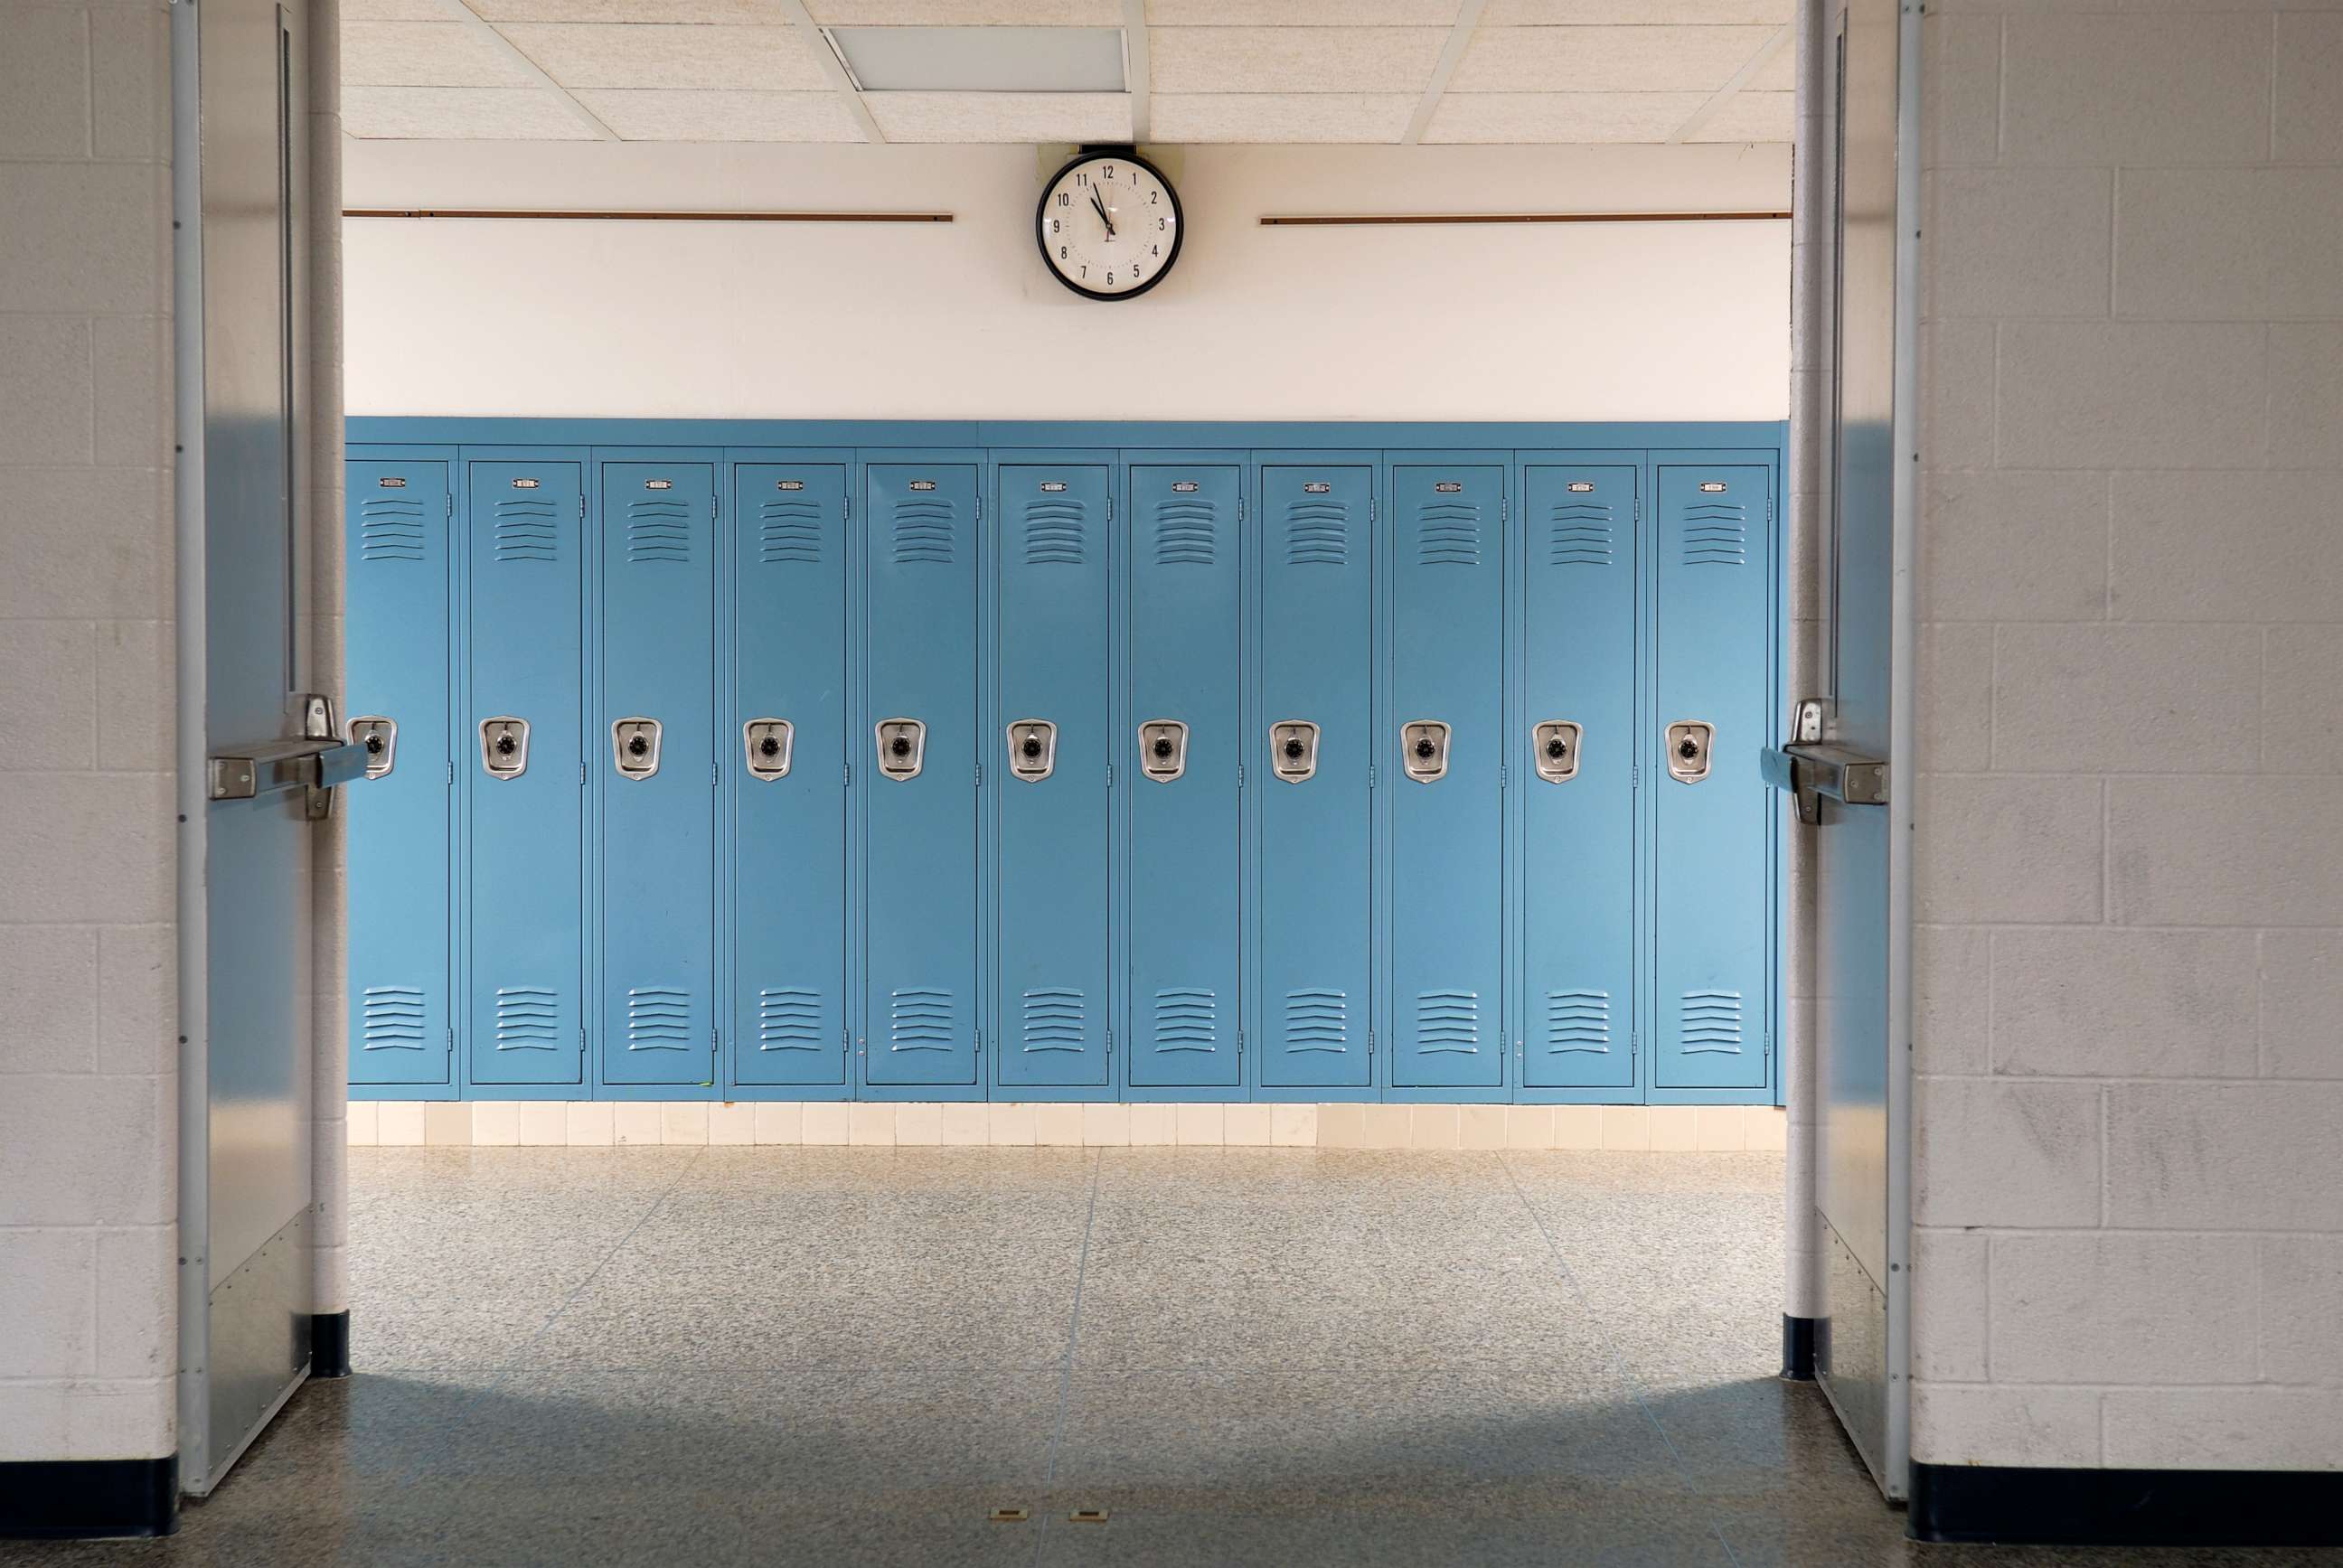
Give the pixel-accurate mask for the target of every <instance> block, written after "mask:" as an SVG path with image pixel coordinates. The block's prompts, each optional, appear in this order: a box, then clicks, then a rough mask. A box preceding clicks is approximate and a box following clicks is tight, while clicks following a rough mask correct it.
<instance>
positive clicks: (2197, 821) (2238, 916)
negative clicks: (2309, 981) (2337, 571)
mask: <svg viewBox="0 0 2343 1568" xmlns="http://www.w3.org/2000/svg"><path fill="white" fill-rule="evenodd" d="M2338 580H2343V579H2338ZM2107 791H2108V799H2107V845H2108V855H2109V864H2110V866H2111V868H2112V875H2111V876H2110V878H2109V886H2110V890H2111V897H2112V900H2113V902H2112V904H2111V906H2110V909H2109V911H2108V913H2109V915H2110V916H2111V918H2112V919H2114V920H2116V921H2117V923H2119V924H2123V925H2196V926H2343V779H2337V778H2320V779H2271V778H2237V779H2114V780H2112V781H2110V782H2109V784H2108V786H2107Z"/></svg>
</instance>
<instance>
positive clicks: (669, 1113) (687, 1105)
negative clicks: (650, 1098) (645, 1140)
mask: <svg viewBox="0 0 2343 1568" xmlns="http://www.w3.org/2000/svg"><path fill="white" fill-rule="evenodd" d="M659 1141H660V1142H661V1143H675V1144H682V1145H687V1146H689V1147H692V1148H699V1149H705V1148H707V1147H708V1101H704V1100H669V1101H661V1102H660V1105H659Z"/></svg>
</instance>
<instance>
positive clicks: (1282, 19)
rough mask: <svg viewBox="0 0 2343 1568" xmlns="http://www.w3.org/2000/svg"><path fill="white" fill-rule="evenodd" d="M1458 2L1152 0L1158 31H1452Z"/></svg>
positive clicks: (1149, 15) (1152, 16)
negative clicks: (1438, 28)
mask: <svg viewBox="0 0 2343 1568" xmlns="http://www.w3.org/2000/svg"><path fill="white" fill-rule="evenodd" d="M1456 11H1457V0H1147V20H1148V21H1149V22H1151V23H1152V24H1153V25H1156V26H1158V27H1447V26H1451V25H1453V24H1454V23H1455V21H1456Z"/></svg>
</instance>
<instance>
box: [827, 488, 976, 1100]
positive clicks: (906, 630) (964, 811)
mask: <svg viewBox="0 0 2343 1568" xmlns="http://www.w3.org/2000/svg"><path fill="white" fill-rule="evenodd" d="M866 491H867V495H868V498H869V505H868V506H867V507H866V508H865V516H866V517H868V518H869V519H870V522H869V529H870V542H869V546H868V550H867V565H866V572H867V584H868V586H867V588H866V593H867V598H866V602H865V621H864V628H865V629H864V643H865V647H864V656H863V670H864V675H863V690H864V699H865V701H866V703H867V705H868V706H867V709H866V711H867V713H868V716H869V719H870V726H871V731H870V743H871V745H872V748H873V749H872V751H871V752H870V753H867V754H866V755H865V757H864V759H862V761H860V762H858V763H857V766H858V767H860V766H862V762H868V763H869V764H870V766H869V769H868V772H867V777H868V779H869V780H870V783H869V787H868V788H867V789H865V791H864V793H863V797H862V799H863V802H864V818H863V821H864V827H863V833H864V840H863V870H864V881H863V886H864V890H865V892H864V908H865V916H864V921H863V938H864V943H865V955H866V956H865V962H866V965H867V969H866V972H865V986H866V990H865V1000H864V1011H863V1020H864V1021H863V1026H862V1027H863V1040H864V1047H863V1049H864V1061H863V1076H864V1079H865V1081H867V1082H869V1083H870V1084H873V1085H876V1086H880V1087H893V1086H914V1085H917V1086H945V1085H954V1086H957V1085H969V1086H973V1085H975V1084H976V1083H977V1082H978V1081H979V1080H978V1076H977V1038H976V1031H977V1018H978V1010H977V1009H978V996H977V930H978V921H979V920H980V917H981V911H980V910H979V908H978V904H977V854H978V845H977V798H978V790H977V769H978V767H979V765H980V761H981V759H982V757H983V755H984V754H983V753H982V752H980V750H979V749H978V743H977V734H976V726H977V714H978V704H977V636H976V584H977V561H978V556H977V549H978V544H977V506H978V503H977V489H976V469H975V467H973V466H971V465H970V464H966V463H885V464H874V465H872V466H871V467H870V468H869V469H868V470H867V473H866Z"/></svg>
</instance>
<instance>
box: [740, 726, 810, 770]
mask: <svg viewBox="0 0 2343 1568" xmlns="http://www.w3.org/2000/svg"><path fill="white" fill-rule="evenodd" d="M794 739H796V730H795V729H792V728H791V726H790V724H789V720H788V719H750V720H749V722H748V723H746V724H743V725H742V726H740V745H741V747H742V749H744V750H746V751H747V752H748V754H749V778H751V779H764V780H765V781H766V782H768V783H770V782H771V781H772V780H773V779H786V778H788V777H789V745H790V742H791V741H792V740H794Z"/></svg>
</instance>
